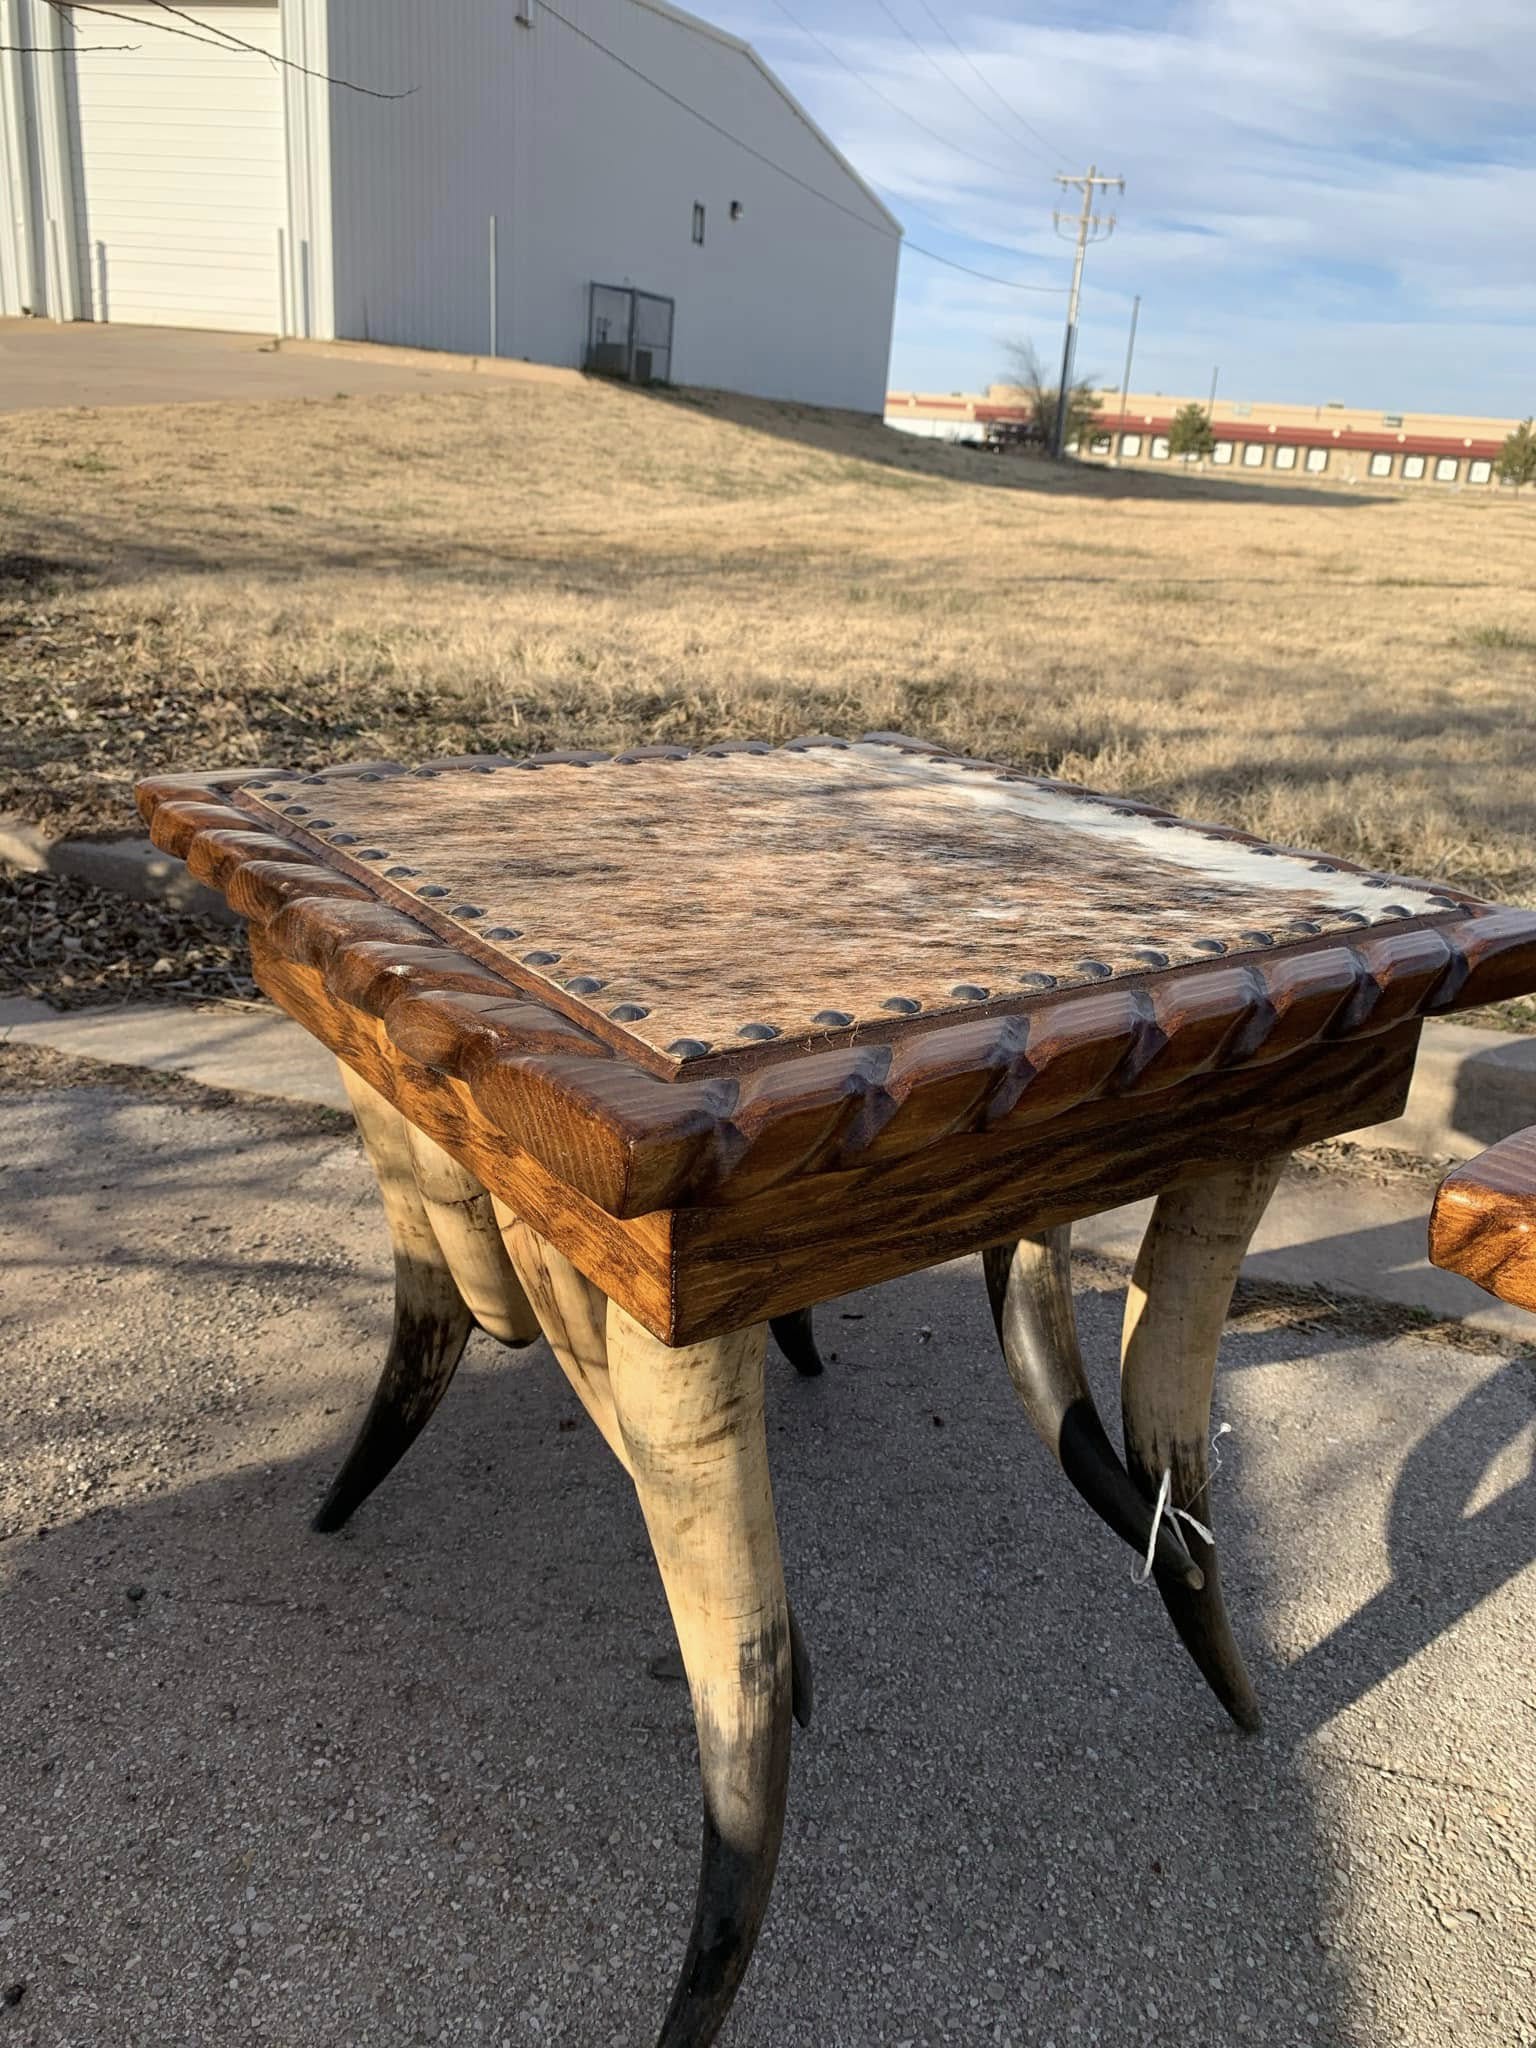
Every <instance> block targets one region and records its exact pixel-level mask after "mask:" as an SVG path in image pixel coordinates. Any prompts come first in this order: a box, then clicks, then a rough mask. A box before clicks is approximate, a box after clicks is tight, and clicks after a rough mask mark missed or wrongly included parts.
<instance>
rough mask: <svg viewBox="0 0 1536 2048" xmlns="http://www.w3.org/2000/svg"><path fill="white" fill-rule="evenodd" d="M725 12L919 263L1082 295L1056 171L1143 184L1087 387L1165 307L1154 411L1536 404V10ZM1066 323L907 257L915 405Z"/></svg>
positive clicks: (1091, 319) (1126, 4)
mask: <svg viewBox="0 0 1536 2048" xmlns="http://www.w3.org/2000/svg"><path fill="white" fill-rule="evenodd" d="M695 4H696V5H698V4H699V0H695ZM785 6H787V7H788V8H789V9H790V10H791V12H792V13H793V14H794V15H795V16H796V17H797V18H798V21H799V22H800V23H802V24H804V25H805V27H806V28H808V29H810V30H813V31H814V32H815V34H816V35H817V36H819V37H821V38H822V41H823V43H824V44H825V45H828V46H830V49H828V48H825V47H820V46H818V44H817V43H816V42H815V41H814V40H812V39H811V37H810V36H808V35H807V34H805V33H803V32H802V29H801V28H800V27H797V26H796V25H795V23H794V22H792V21H791V20H790V19H789V18H788V16H787V15H786V13H785V12H784V7H785ZM930 9H931V12H930V11H929V10H930ZM702 11H705V12H707V13H708V14H709V15H710V17H711V19H713V20H716V21H718V22H720V24H721V25H722V26H723V27H726V28H730V29H732V30H734V31H735V32H736V33H737V34H739V35H744V36H746V37H747V38H749V40H750V41H751V42H752V43H753V44H755V46H756V47H757V49H758V50H759V51H760V52H761V54H762V55H763V57H764V58H765V59H766V60H767V61H768V62H769V63H770V64H771V65H772V66H773V67H774V69H775V70H776V71H777V72H778V73H779V74H780V76H781V77H782V78H783V79H784V81H785V83H786V84H787V85H789V87H790V88H791V90H792V91H793V92H794V93H795V94H796V95H797V96H798V97H799V98H800V99H801V101H802V102H803V103H804V105H805V106H806V107H807V109H808V110H809V111H810V113H811V114H812V115H813V116H814V118H815V119H816V120H817V121H818V122H819V123H820V124H821V126H822V127H823V128H824V129H825V130H826V132H827V133H828V134H829V135H830V136H831V138H832V140H833V141H834V142H836V143H837V145H838V147H839V148H840V149H842V150H843V151H844V153H845V154H846V155H847V156H848V157H849V158H850V159H851V160H852V162H853V163H854V164H855V165H856V166H857V168H858V169H859V171H860V172H861V173H862V174H863V175H864V177H866V178H867V179H868V180H869V182H870V183H871V184H873V185H874V186H875V187H876V189H877V190H878V191H879V192H880V193H881V196H882V197H883V198H884V199H885V200H886V202H887V204H888V205H889V206H890V207H891V209H892V210H893V212H895V214H896V215H897V217H898V218H899V219H900V220H901V221H902V222H903V223H904V225H905V227H906V230H907V235H908V239H909V240H910V241H912V242H920V243H922V244H923V245H924V246H925V247H927V248H930V249H934V250H937V251H938V252H939V253H940V254H942V255H946V256H949V257H952V258H953V259H955V260H956V261H957V262H961V263H967V264H970V265H972V266H974V267H975V268H977V269H979V270H984V271H990V272H992V273H994V274H995V275H996V276H997V277H999V278H1004V279H1010V280H1013V281H1014V282H1015V283H1018V284H1026V283H1027V284H1035V285H1047V286H1056V287H1058V288H1059V287H1061V286H1064V285H1065V284H1066V282H1067V277H1068V272H1069V267H1070V259H1069V252H1068V250H1067V248H1066V246H1065V245H1064V244H1062V243H1059V242H1058V241H1056V239H1055V238H1054V236H1053V234H1052V230H1051V210H1052V208H1053V206H1055V205H1057V204H1058V203H1061V200H1062V195H1060V194H1059V193H1058V192H1057V190H1056V188H1055V186H1054V184H1053V182H1052V174H1053V173H1054V172H1055V171H1057V170H1070V171H1082V170H1084V169H1085V168H1086V167H1087V165H1088V163H1089V162H1090V161H1092V162H1096V163H1097V164H1098V167H1099V168H1100V170H1103V171H1110V172H1114V173H1119V174H1123V175H1124V177H1125V179H1126V191H1125V194H1124V196H1123V198H1119V199H1117V200H1114V201H1112V202H1111V203H1113V204H1114V205H1115V206H1116V207H1117V210H1118V212H1119V216H1120V221H1119V226H1118V227H1117V229H1116V232H1115V234H1114V236H1113V238H1112V239H1111V240H1110V241H1108V242H1107V243H1105V244H1104V245H1103V246H1101V247H1098V248H1095V249H1093V250H1092V251H1090V254H1089V258H1088V272H1087V289H1086V293H1085V297H1084V307H1083V325H1082V335H1081V341H1080V345H1079V351H1078V366H1079V369H1080V371H1082V372H1084V373H1093V374H1097V375H1098V376H1100V377H1101V378H1102V379H1103V381H1105V382H1106V383H1118V382H1119V379H1120V372H1121V365H1122V362H1123V359H1124V354H1125V336H1126V328H1127V324H1128V321H1129V316H1130V308H1131V298H1132V295H1133V294H1134V293H1137V292H1139V293H1141V295H1142V301H1143V303H1142V311H1141V325H1140V332H1139V336H1138V341H1137V349H1136V364H1135V368H1134V371H1133V375H1132V383H1133V384H1134V385H1136V386H1139V387H1140V388H1141V389H1143V390H1148V389H1150V390H1162V391H1168V392H1175V391H1177V392H1188V393H1201V394H1203V393H1204V392H1205V391H1206V390H1207V389H1208V387H1209V384H1210V378H1211V371H1212V368H1213V366H1214V365H1219V366H1220V371H1221V378H1220V389H1221V391H1222V393H1223V394H1224V395H1226V396H1228V397H1233V398H1243V397H1246V398H1271V399H1284V400H1291V401H1296V402H1302V403H1321V402H1323V401H1325V400H1327V399H1342V400H1344V401H1345V402H1346V403H1347V404H1352V405H1361V406H1379V407H1382V408H1384V409H1387V410H1398V409H1402V408H1405V407H1413V408H1424V409H1427V410H1432V411H1449V412H1455V411H1466V412H1486V413H1495V414H1516V415H1523V414H1525V413H1528V412H1530V411H1532V409H1533V408H1536V86H1533V81H1536V0H1190V4H1187V5H1181V4H1177V0H1088V4H1083V5H1071V4H1069V0H997V4H996V5H994V6H993V7H991V8H981V7H971V6H966V5H963V4H953V0H927V4H926V5H925V0H884V4H882V0H783V5H781V4H780V0H714V4H713V5H711V4H709V0H703V5H702ZM941 23H942V24H943V27H941V26H940V24H941ZM903 28H905V30H906V31H908V33H906V34H904V33H903V32H902V31H903ZM944 28H947V29H948V30H949V32H950V35H951V36H952V37H953V38H954V41H953V42H950V41H948V40H946V38H945V35H944V32H943V31H944ZM957 45H958V48H957V47H956V46H957ZM832 52H835V53H836V55H835V56H834V55H833V54H831V53H832ZM961 52H963V53H964V54H963V55H962V54H961ZM838 59H841V60H842V62H839V61H838ZM967 59H969V63H968V62H967V61H966V60H967ZM972 66H974V67H975V68H974V69H973V68H972ZM849 67H851V69H850V68H849ZM855 73H857V74H858V76H855V75H854V74H855ZM864 81H868V84H866V83H865V82H864ZM869 85H873V86H875V87H876V88H878V94H882V95H884V98H881V97H879V96H877V93H876V92H874V91H871V90H869ZM914 116H915V117H916V118H915V120H914V119H912V118H909V117H914ZM918 123H921V124H922V126H919V125H917V124H918ZM924 128H926V129H927V130H929V131H931V132H929V133H925V132H924ZM1064 304H1065V301H1064V297H1062V296H1060V295H1057V296H1046V295H1044V294H1041V293H1032V292H1023V291H1018V290H1010V289H1009V288H1007V286H1006V285H1002V284H991V283H986V282H983V281H982V280H980V279H977V278H971V277H965V276H962V275H960V274H958V273H957V272H955V271H953V270H946V269H944V268H942V267H941V266H939V265H938V264H935V263H930V262H927V261H925V260H924V259H923V258H922V257H921V256H919V255H916V254H915V253H906V254H904V255H903V258H902V277H901V290H900V296H899V299H898V304H897V314H896V339H895V348H894V352H893V356H892V362H891V382H892V383H893V385H896V386H898V387H906V388H910V387H913V386H916V387H918V388H920V389H924V390H938V391H950V390H959V389H967V390H974V389H976V388H978V387H979V386H981V385H984V384H986V383H987V382H988V381H990V380H991V379H993V378H995V377H997V376H999V375H1001V374H1003V373H1004V370H1005V367H1006V356H1005V349H1006V343H1007V342H1008V341H1009V339H1011V338H1027V339H1032V340H1033V341H1035V343H1036V344H1037V345H1038V347H1039V348H1040V350H1041V353H1042V355H1043V356H1045V357H1046V359H1047V360H1052V359H1053V358H1054V356H1055V353H1056V351H1057V350H1059V347H1060V332H1061V319H1062V313H1063V309H1064Z"/></svg>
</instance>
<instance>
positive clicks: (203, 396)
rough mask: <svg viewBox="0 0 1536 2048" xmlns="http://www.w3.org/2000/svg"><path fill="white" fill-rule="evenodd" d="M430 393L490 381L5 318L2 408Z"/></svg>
mask: <svg viewBox="0 0 1536 2048" xmlns="http://www.w3.org/2000/svg"><path fill="white" fill-rule="evenodd" d="M428 389H431V390H450V391H451V390H461V391H467V390H476V391H484V389H485V381H484V379H483V378H481V377H477V376H476V375H475V374H474V373H473V372H472V371H450V370H436V369H422V368H419V367H417V366H416V365H414V364H409V363H387V362H385V363H381V362H362V361H358V360H356V359H354V358H350V357H348V358H332V357H330V356H325V355H309V354H305V353H302V352H298V351H295V350H293V349H291V348H282V349H277V348H274V347H273V345H272V341H271V338H270V337H269V336H264V335H259V334H210V333H194V332H192V331H190V330H188V329H185V328H178V327H118V326H112V325H109V324H106V323H97V322H94V321H89V320H77V321H72V322H68V323H65V324H63V325H59V324H57V323H55V322H53V321H50V320H0V413H7V412H34V411H37V410H39V409H42V408H49V407H54V406H68V405H96V406H103V405H107V406H110V405H172V404H177V403H181V402H195V401H199V400H201V401H203V402H205V403H206V402H207V401H209V400H214V399H252V398H334V397H335V396H336V394H337V392H338V391H344V392H346V393H347V394H348V395H349V396H354V397H366V396H367V395H368V394H370V393H371V392H375V391H422V390H428Z"/></svg>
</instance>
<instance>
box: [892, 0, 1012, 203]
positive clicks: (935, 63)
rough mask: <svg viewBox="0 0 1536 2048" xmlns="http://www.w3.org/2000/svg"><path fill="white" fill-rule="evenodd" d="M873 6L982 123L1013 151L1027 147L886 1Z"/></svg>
mask: <svg viewBox="0 0 1536 2048" xmlns="http://www.w3.org/2000/svg"><path fill="white" fill-rule="evenodd" d="M875 5H876V6H877V7H878V8H879V9H880V12H881V13H882V14H883V15H884V16H885V18H886V20H887V21H889V22H890V23H891V24H892V25H893V26H894V27H895V28H896V29H897V30H899V32H900V33H901V34H902V35H904V36H905V37H906V39H907V41H908V42H909V43H910V44H911V45H912V47H913V49H914V50H916V52H917V54H918V55H919V56H920V57H921V58H922V59H923V62H924V63H925V64H928V65H929V66H931V67H932V69H933V70H934V71H935V72H936V73H937V74H938V76H939V77H940V78H941V79H942V80H943V81H944V83H945V84H946V85H947V86H948V87H949V89H950V90H951V92H957V93H959V95H960V97H961V99H963V100H964V101H965V103H966V105H967V106H968V107H970V108H972V109H973V110H974V111H975V112H976V113H978V114H980V116H981V118H982V119H983V121H990V122H991V123H992V126H993V127H994V128H995V129H996V130H997V132H998V133H999V134H1000V135H1006V136H1007V137H1008V140H1009V142H1011V143H1012V144H1013V146H1014V148H1015V149H1020V148H1025V147H1027V145H1026V144H1022V143H1020V142H1019V141H1018V139H1017V137H1015V136H1012V135H1008V131H1007V129H1006V128H1004V126H1003V124H1002V123H1001V122H1000V121H999V120H998V118H997V116H996V115H995V114H989V113H988V112H987V110H986V108H985V107H984V106H983V105H982V104H981V102H980V100H978V99H973V98H972V96H971V95H970V93H968V92H967V91H966V89H965V87H964V86H963V85H961V84H960V83H959V82H958V80H956V79H954V78H951V76H950V75H949V73H948V72H947V71H946V70H945V69H944V67H943V65H942V64H940V62H939V60H938V58H937V57H935V56H934V54H933V52H932V51H931V50H930V49H928V48H927V46H926V45H925V44H923V43H920V42H919V41H918V39H917V37H916V36H915V35H913V33H912V31H911V29H909V28H908V27H907V24H906V23H905V22H904V21H903V20H902V18H901V16H900V15H899V14H897V13H896V11H895V9H894V8H892V7H891V6H889V5H888V4H887V0H875ZM1041 140H1042V141H1043V140H1044V137H1042V138H1041ZM1047 147H1049V145H1047ZM1029 153H1030V155H1031V156H1039V157H1040V160H1041V162H1042V163H1044V162H1047V161H1048V160H1049V159H1047V158H1045V157H1043V156H1041V155H1040V151H1039V150H1038V149H1032V150H1030V152H1029Z"/></svg>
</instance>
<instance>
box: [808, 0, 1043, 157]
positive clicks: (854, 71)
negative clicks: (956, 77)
mask: <svg viewBox="0 0 1536 2048" xmlns="http://www.w3.org/2000/svg"><path fill="white" fill-rule="evenodd" d="M773 4H774V6H775V7H777V8H778V10H779V12H780V14H782V15H783V16H784V18H785V20H786V21H789V22H792V23H793V24H794V26H795V27H796V28H797V29H799V31H800V33H801V35H803V36H808V37H809V38H810V40H811V41H812V42H813V43H816V44H818V45H819V46H820V48H822V49H823V50H825V51H826V53H827V55H828V56H829V57H830V58H831V59H832V61H833V62H834V63H836V64H841V65H842V67H843V69H844V70H845V71H846V72H847V73H848V76H849V77H850V78H856V79H857V80H858V82H859V84H860V85H862V86H863V87H864V89H865V90H866V91H867V92H872V93H873V94H874V96H875V98H876V99H877V100H881V101H883V102H884V104H885V105H886V106H888V107H889V108H890V109H891V111H892V112H893V113H896V114H900V115H901V117H902V119H903V120H904V121H910V122H911V123H912V125H913V127H914V128H921V129H922V131H923V133H924V134H925V135H929V136H931V137H932V138H933V140H934V141H935V142H938V143H942V144H943V146H944V148H945V149H952V150H953V151H954V152H955V154H956V155H957V156H963V157H969V159H970V160H971V162H972V163H973V164H980V165H981V166H982V167H983V169H985V170H989V171H992V172H995V173H996V175H997V176H998V177H1000V178H1011V177H1013V176H1015V173H1014V172H1013V171H1010V170H1005V169H1004V167H1003V166H1002V165H1001V164H995V163H993V162H991V160H990V159H989V158H987V157H984V156H978V155H977V153H976V151H975V150H973V149H967V148H966V147H965V145H964V144H963V143H960V142H951V141H950V139H949V137H948V136H947V135H941V134H940V133H939V131H938V129H937V128H930V127H929V126H928V123H927V122H926V121H920V120H919V119H918V117H917V115H916V114H912V113H908V111H907V109H906V108H905V107H904V106H902V105H901V104H900V102H899V101H897V100H893V99H892V98H891V96H890V94H889V93H888V92H884V91H882V89H881V88H880V87H879V86H878V85H876V84H875V82H874V80H873V79H872V78H867V77H866V76H865V75H864V73H863V72H862V71H860V70H859V69H858V68H857V67H856V66H855V65H853V64H850V63H849V61H848V59H847V58H846V57H845V56H844V55H843V53H842V52H841V50H838V49H836V48H834V46H833V45H832V44H831V43H829V42H828V41H827V39H826V37H825V36H823V35H818V34H817V32H816V30H815V29H813V28H811V27H809V26H808V25H807V24H806V23H805V22H803V21H802V20H801V19H800V17H799V15H798V14H795V13H792V12H791V10H790V9H789V8H788V7H786V6H785V4H784V0H773ZM1008 139H1009V141H1010V142H1011V141H1012V140H1013V138H1012V136H1010V137H1009V138H1008Z"/></svg>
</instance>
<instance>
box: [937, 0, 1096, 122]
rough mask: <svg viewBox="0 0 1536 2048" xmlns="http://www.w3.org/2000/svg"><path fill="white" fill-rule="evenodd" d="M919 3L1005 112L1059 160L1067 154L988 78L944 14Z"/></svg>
mask: <svg viewBox="0 0 1536 2048" xmlns="http://www.w3.org/2000/svg"><path fill="white" fill-rule="evenodd" d="M917 4H918V6H919V7H921V8H922V10H923V12H924V14H926V15H927V17H928V19H929V20H930V21H931V22H932V23H933V25H934V27H935V28H936V29H937V30H938V31H939V33H940V34H941V35H942V36H943V37H944V39H945V41H946V42H948V43H949V44H951V45H952V46H953V48H954V51H955V54H956V55H957V56H958V57H959V59H960V61H961V63H962V64H964V65H965V67H966V69H967V70H968V71H971V72H973V73H974V74H975V75H976V77H977V78H979V79H980V80H981V82H982V84H983V85H984V86H985V87H986V88H987V91H988V92H989V93H991V95H992V97H993V99H995V100H996V101H997V104H998V105H999V106H1000V107H1001V108H1002V109H1003V111H1004V113H1005V114H1011V115H1012V117H1013V119H1014V120H1015V121H1017V122H1018V124H1019V126H1020V127H1021V128H1026V129H1028V131H1029V133H1030V134H1031V135H1033V136H1034V138H1035V140H1036V141H1037V142H1043V143H1044V144H1045V146H1046V148H1047V149H1049V150H1052V151H1053V152H1054V153H1055V155H1056V157H1057V159H1058V160H1059V159H1060V158H1062V157H1064V156H1066V155H1067V151H1066V150H1058V149H1057V148H1056V145H1055V144H1054V143H1053V142H1052V141H1051V138H1050V137H1049V136H1048V135H1042V134H1041V132H1040V130H1039V129H1038V128H1037V127H1036V126H1035V124H1034V122H1033V121H1026V120H1025V118H1024V116H1023V115H1022V114H1021V113H1020V112H1019V110H1018V108H1017V107H1016V106H1015V105H1014V104H1013V102H1012V101H1011V100H1006V99H1004V98H1003V95H1002V94H1001V93H1000V92H999V91H998V89H997V87H996V86H995V85H994V84H993V83H992V81H991V79H990V78H988V76H987V74H986V73H985V71H983V70H982V68H981V66H980V65H979V64H978V63H977V62H976V61H975V59H974V58H973V57H972V56H971V54H970V52H969V51H968V50H967V49H966V48H965V46H964V44H963V43H961V42H959V41H958V40H957V39H956V37H955V36H954V34H953V33H952V32H951V30H950V27H949V24H948V22H946V21H945V20H944V18H943V16H942V15H939V14H935V13H934V11H933V9H932V8H931V7H930V6H929V5H928V0H917Z"/></svg>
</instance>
